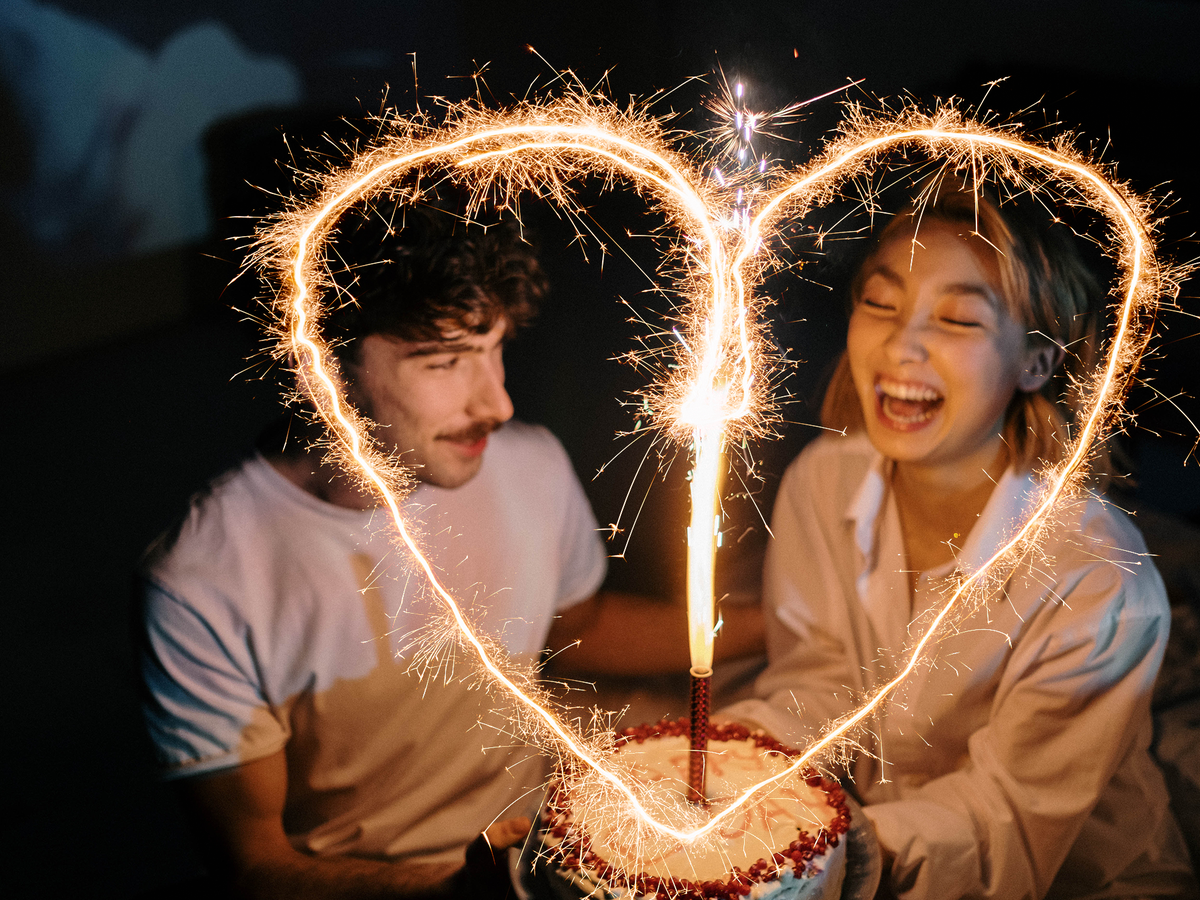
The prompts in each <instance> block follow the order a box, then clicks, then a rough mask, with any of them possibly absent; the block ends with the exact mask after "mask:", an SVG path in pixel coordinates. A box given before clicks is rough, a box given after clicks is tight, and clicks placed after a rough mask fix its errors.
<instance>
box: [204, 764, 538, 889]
mask: <svg viewBox="0 0 1200 900" xmlns="http://www.w3.org/2000/svg"><path fill="white" fill-rule="evenodd" d="M180 786H181V789H182V792H183V797H184V802H185V804H186V805H187V807H188V808H189V810H190V811H191V812H192V813H193V814H194V815H195V817H196V819H197V820H198V824H199V826H200V829H201V836H202V838H203V840H204V843H205V845H206V846H205V850H206V851H207V852H206V854H205V855H206V856H207V857H208V859H209V860H210V862H212V863H213V864H214V865H215V866H216V867H217V869H218V871H219V874H221V875H223V876H225V877H227V878H229V880H230V881H231V882H232V884H233V887H234V888H235V891H236V893H237V895H239V896H244V897H251V898H256V900H258V898H262V900H270V898H276V897H278V898H286V900H307V898H322V900H324V898H338V900H341V898H346V900H351V898H355V900H357V898H384V897H406V898H447V897H451V896H453V895H455V894H467V893H470V894H472V895H475V896H488V887H489V886H490V883H491V881H492V880H493V879H495V878H497V877H500V876H501V875H502V874H503V873H504V871H505V870H504V869H503V868H502V867H503V859H504V857H503V854H501V853H500V852H499V851H501V850H504V849H507V848H508V847H510V846H512V845H514V844H516V843H517V842H518V841H520V840H521V839H522V838H523V837H524V836H525V834H526V832H528V830H529V821H528V820H527V819H510V820H505V821H503V822H497V823H495V824H494V825H492V826H491V827H490V828H489V829H488V830H487V832H486V834H485V835H480V837H479V838H478V839H477V840H476V841H475V843H473V844H472V845H471V847H470V848H468V850H467V865H466V866H465V867H461V866H452V865H429V864H419V863H405V862H403V861H399V862H385V861H381V860H371V859H355V858H352V857H314V856H308V855H306V854H304V853H301V852H299V851H298V850H296V849H295V848H293V847H292V845H291V843H290V842H289V841H288V839H287V835H286V834H285V833H284V830H283V807H284V800H285V798H286V796H287V762H286V759H285V757H284V754H283V751H279V752H278V753H274V754H272V755H271V756H268V757H265V758H263V759H258V760H255V761H253V762H249V763H246V764H245V765H242V766H237V767H235V768H232V769H226V770H224V771H221V772H218V773H216V774H213V775H207V776H201V777H197V778H192V779H188V780H186V781H183V782H181V783H180ZM493 853H494V854H495V857H494V856H493Z"/></svg>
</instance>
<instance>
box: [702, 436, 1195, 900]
mask: <svg viewBox="0 0 1200 900" xmlns="http://www.w3.org/2000/svg"><path fill="white" fill-rule="evenodd" d="M888 483H889V479H888V477H887V464H886V463H885V461H884V460H882V459H881V458H880V457H879V454H878V453H876V452H875V450H874V449H873V448H872V447H871V445H870V443H869V441H868V440H867V439H866V437H865V436H863V435H855V436H852V437H840V436H839V437H822V438H819V439H818V440H817V441H815V442H814V443H813V444H812V445H810V446H809V448H808V449H807V450H805V452H804V453H803V454H801V456H800V458H799V459H798V460H797V461H796V462H795V463H794V464H793V465H792V466H791V467H790V468H789V469H788V472H787V474H786V475H785V476H784V479H783V482H782V484H781V485H780V490H779V495H778V498H777V500H776V505H775V511H774V515H773V519H772V532H773V535H774V538H773V540H772V542H771V544H770V545H769V546H768V550H767V560H766V564H765V569H764V599H765V601H766V604H767V615H768V624H769V627H768V631H767V634H768V647H767V649H768V656H769V659H770V663H769V665H768V668H767V670H766V671H765V672H764V673H763V675H762V676H761V677H760V679H759V682H758V685H757V688H758V693H759V694H760V696H763V697H764V698H766V700H765V701H763V700H760V701H748V702H746V703H743V704H739V705H737V706H734V707H731V708H730V709H729V710H726V711H725V713H726V714H727V715H732V716H735V717H737V718H741V719H743V720H747V721H750V722H753V723H756V724H759V725H762V726H763V727H765V728H767V729H768V730H769V731H772V732H775V733H776V734H777V735H778V736H779V737H780V738H781V739H783V740H785V741H793V742H795V743H797V744H800V745H803V744H804V743H806V739H807V737H809V736H811V735H812V733H813V731H814V729H815V728H817V727H818V726H819V725H820V724H821V723H823V722H829V721H832V720H834V719H836V718H838V717H840V716H841V715H843V714H845V713H847V712H849V711H850V709H851V704H852V703H853V698H854V697H856V696H857V697H862V696H864V695H866V694H868V693H871V692H873V691H875V690H876V689H877V688H879V687H880V686H882V685H883V684H886V683H887V681H888V680H889V679H890V678H891V677H892V676H893V675H894V674H895V673H896V672H897V671H898V669H899V664H900V660H901V658H902V654H903V651H904V650H905V649H906V648H907V647H909V646H911V644H912V642H913V640H915V639H916V638H917V637H919V635H920V633H921V631H923V629H918V627H916V626H913V625H910V623H912V622H913V621H914V620H916V619H919V618H920V617H921V616H922V615H923V614H926V615H927V614H928V612H929V611H930V610H931V609H933V608H934V607H935V606H936V605H937V604H938V602H939V600H940V599H941V597H942V595H941V593H939V592H938V591H937V589H936V581H937V579H939V578H941V577H948V576H950V575H952V573H953V570H954V569H955V568H956V567H957V568H958V569H959V570H960V571H961V572H964V573H969V572H973V571H976V570H978V569H979V568H980V566H981V565H982V564H983V563H984V562H985V561H987V560H988V559H989V558H990V557H991V555H992V554H993V553H994V552H995V551H996V550H997V549H998V548H999V547H1000V546H1001V545H1002V543H1003V540H1004V539H1005V538H1006V537H1007V536H1008V535H1009V534H1011V533H1012V530H1013V526H1014V524H1016V523H1018V522H1019V521H1020V520H1021V519H1022V518H1023V517H1024V516H1025V514H1026V513H1027V512H1028V511H1029V509H1030V507H1031V502H1032V497H1033V488H1034V482H1033V480H1032V478H1031V477H1030V476H1029V474H1028V473H1024V472H1018V471H1013V470H1010V471H1009V472H1007V473H1006V474H1005V475H1004V476H1003V477H1002V478H1001V479H1000V481H999V483H998V484H997V485H996V487H995V489H994V490H993V491H992V495H991V498H990V499H989V501H988V503H987V506H986V507H985V508H984V510H983V512H982V513H981V514H980V517H979V519H978V521H977V522H976V523H975V525H974V527H973V528H972V529H971V532H970V534H969V535H968V536H967V539H966V541H965V542H964V544H963V546H962V548H961V550H960V551H959V552H958V554H957V558H956V560H955V562H953V563H951V564H948V565H947V566H946V567H944V569H942V570H939V571H937V572H932V573H925V574H924V575H922V577H921V578H920V579H919V580H918V583H917V587H916V591H915V592H913V593H911V594H910V591H909V575H908V573H907V572H906V571H905V569H906V565H905V560H906V557H905V552H904V543H903V536H902V533H901V530H900V520H899V514H898V511H897V509H896V506H895V502H894V500H893V498H892V493H891V491H890V490H889V488H888ZM910 597H911V600H910ZM1169 622H1170V611H1169V608H1168V605H1167V599H1166V594H1165V592H1164V589H1163V586H1162V580H1161V579H1160V578H1159V576H1158V573H1157V572H1156V571H1155V569H1154V566H1153V564H1152V563H1151V561H1150V559H1149V557H1148V556H1147V554H1146V550H1145V545H1144V544H1143V542H1142V538H1141V535H1140V534H1138V532H1137V529H1135V528H1134V527H1133V526H1132V525H1131V524H1130V523H1129V521H1128V519H1126V518H1125V517H1124V516H1123V515H1121V514H1120V513H1118V512H1116V511H1114V510H1112V509H1110V508H1109V507H1107V506H1106V505H1104V504H1103V503H1102V502H1101V501H1099V500H1097V499H1095V498H1089V499H1085V500H1080V501H1078V502H1073V503H1070V504H1067V505H1066V507H1065V508H1063V509H1062V510H1061V511H1060V512H1059V514H1058V516H1057V521H1056V522H1055V524H1054V525H1053V526H1052V527H1051V528H1049V529H1047V532H1046V534H1045V535H1044V540H1043V542H1042V544H1041V548H1040V553H1038V554H1035V556H1034V557H1033V558H1032V559H1031V560H1029V563H1028V565H1027V566H1026V567H1024V568H1019V569H1018V570H1017V571H1016V572H1014V573H1013V575H1012V577H1011V578H1009V579H1008V580H1007V581H1006V582H1005V583H1004V585H1003V586H1002V588H1001V589H999V590H997V591H996V592H994V594H993V595H992V596H991V597H990V598H989V600H988V601H987V602H986V603H985V604H984V606H983V608H981V609H979V610H978V611H976V612H975V613H974V615H973V616H972V617H971V618H969V619H968V620H967V621H966V622H964V623H963V624H962V625H961V626H960V627H959V628H958V629H957V630H956V631H955V632H954V633H952V634H949V635H946V636H944V637H943V638H942V639H941V640H939V642H938V645H937V650H936V653H937V655H936V661H935V662H934V663H933V664H932V665H928V666H920V667H918V669H917V670H916V671H915V672H914V673H913V674H912V675H911V676H910V677H909V679H908V681H907V682H906V683H905V684H904V685H903V686H902V687H901V688H899V690H898V691H897V693H896V694H895V696H894V697H893V698H892V701H891V702H889V703H886V704H885V705H884V707H883V708H882V711H881V713H880V714H879V715H878V716H877V717H876V718H875V720H874V721H873V723H872V725H871V727H870V730H869V732H868V733H867V734H866V735H864V736H863V738H862V740H863V752H859V753H858V754H857V755H856V756H855V758H854V762H853V765H852V775H853V779H854V786H855V788H856V790H857V792H858V793H859V794H860V796H861V798H862V800H863V801H864V803H865V804H866V805H865V811H866V814H867V817H868V818H869V819H870V820H871V822H872V823H873V825H874V827H875V830H876V832H877V834H878V836H879V840H880V843H881V844H882V846H883V847H884V849H885V850H886V851H887V852H888V853H889V854H890V855H892V857H893V862H892V876H893V879H892V888H893V890H895V891H897V892H899V893H900V894H901V896H903V897H904V898H906V900H908V898H914V900H915V898H938V900H952V898H957V897H978V898H1026V897H1036V898H1040V897H1044V896H1047V897H1072V898H1075V897H1134V896H1142V895H1145V896H1152V895H1153V896H1160V895H1161V896H1178V895H1180V893H1181V892H1182V891H1184V890H1186V888H1187V886H1188V885H1189V881H1190V879H1189V866H1188V863H1187V860H1186V854H1185V851H1184V848H1183V845H1182V841H1181V838H1180V836H1179V833H1178V829H1177V828H1176V826H1175V823H1174V821H1173V819H1172V817H1171V814H1170V811H1169V809H1168V806H1167V803H1168V800H1167V794H1166V790H1165V787H1164V784H1163V780H1162V776H1161V774H1160V773H1159V772H1158V770H1157V768H1156V767H1155V764H1154V762H1153V760H1152V759H1151V757H1150V755H1149V753H1148V747H1149V744H1150V737H1151V721H1150V691H1151V688H1152V686H1153V684H1154V678H1155V675H1156V674H1157V672H1158V667H1159V663H1160V661H1161V659H1162V653H1163V649H1164V647H1165V644H1166V639H1167V629H1168V625H1169ZM797 711H799V716H798V715H797Z"/></svg>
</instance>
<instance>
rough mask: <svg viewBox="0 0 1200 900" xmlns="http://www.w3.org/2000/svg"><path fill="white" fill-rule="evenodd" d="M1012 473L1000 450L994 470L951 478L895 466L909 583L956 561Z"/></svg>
mask: <svg viewBox="0 0 1200 900" xmlns="http://www.w3.org/2000/svg"><path fill="white" fill-rule="evenodd" d="M1006 468H1008V450H1007V448H1006V447H1005V446H1004V445H1003V444H1001V445H1000V447H999V449H998V451H997V453H996V454H995V456H994V458H993V460H992V462H991V464H990V465H987V466H986V467H982V468H980V469H978V470H976V472H975V476H976V477H970V476H967V477H963V475H962V474H961V470H960V472H959V473H956V476H955V477H953V478H947V477H946V473H945V472H943V471H941V470H938V469H931V468H927V467H923V466H920V465H914V464H912V463H899V462H898V463H896V465H895V466H894V467H893V469H892V492H893V495H894V496H895V499H896V509H897V511H898V512H899V514H900V528H901V531H902V533H903V535H904V551H905V555H906V557H907V562H908V568H909V572H910V580H911V583H913V584H915V583H916V579H917V577H918V576H919V575H920V574H921V573H922V572H928V571H929V570H931V569H936V568H937V567H939V566H941V565H944V564H945V563H948V562H950V561H951V560H953V559H954V554H955V551H956V550H958V549H959V548H961V547H962V545H963V543H964V542H965V541H966V539H967V535H969V534H970V533H971V529H972V528H973V527H974V526H975V523H976V521H977V520H978V519H979V515H980V513H982V512H983V508H984V507H985V506H987V502H988V498H989V497H991V495H992V489H993V488H995V486H996V482H997V481H998V480H999V479H1000V476H1001V475H1002V474H1003V473H1004V470H1005V469H1006Z"/></svg>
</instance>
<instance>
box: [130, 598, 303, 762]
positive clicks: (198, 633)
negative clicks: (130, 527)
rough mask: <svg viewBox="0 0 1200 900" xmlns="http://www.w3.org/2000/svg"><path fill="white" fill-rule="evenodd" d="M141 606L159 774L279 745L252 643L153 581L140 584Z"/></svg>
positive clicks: (281, 732)
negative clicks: (141, 588) (240, 637)
mask: <svg viewBox="0 0 1200 900" xmlns="http://www.w3.org/2000/svg"><path fill="white" fill-rule="evenodd" d="M143 603H144V606H143V632H142V646H141V648H140V650H141V654H140V655H141V660H140V664H141V672H142V681H143V685H144V689H145V694H144V699H143V712H144V715H145V718H146V724H147V728H148V730H149V732H150V738H151V740H152V742H153V744H154V748H155V751H156V756H157V759H158V763H159V765H160V767H161V769H162V772H163V774H164V776H165V777H167V778H177V777H183V776H190V775H198V774H201V773H204V772H211V771H215V770H218V769H223V768H227V767H229V766H235V765H240V764H242V763H245V762H249V761H251V760H254V759H259V758H261V757H264V756H269V755H270V754H272V753H274V752H276V751H277V750H279V749H280V748H282V747H283V745H284V744H285V743H286V742H287V738H288V734H287V729H286V727H285V725H284V724H282V723H281V721H280V720H279V719H278V718H277V717H276V716H275V715H273V714H272V712H271V710H270V707H269V705H268V703H267V702H266V700H265V699H264V697H263V694H262V691H261V688H260V687H259V684H258V682H257V679H256V678H255V676H254V660H253V651H252V648H251V647H250V646H248V645H247V643H246V642H245V641H243V640H239V639H238V637H237V629H236V627H233V628H231V627H229V626H230V623H224V622H221V621H219V620H218V621H214V620H213V619H212V618H206V617H204V616H202V615H201V614H200V613H198V612H197V611H196V610H195V609H194V608H193V607H192V606H190V605H188V604H186V603H184V602H183V601H181V600H180V599H179V598H177V597H175V596H173V595H172V594H171V593H170V592H169V591H167V590H166V589H165V588H164V587H163V586H162V585H160V584H158V583H156V582H154V581H150V580H147V581H146V582H144V592H143ZM243 630H244V629H243Z"/></svg>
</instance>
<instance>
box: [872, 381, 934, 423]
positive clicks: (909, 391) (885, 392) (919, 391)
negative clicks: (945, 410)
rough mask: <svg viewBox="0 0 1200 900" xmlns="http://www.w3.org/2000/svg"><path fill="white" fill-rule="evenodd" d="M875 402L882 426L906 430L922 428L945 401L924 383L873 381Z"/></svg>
mask: <svg viewBox="0 0 1200 900" xmlns="http://www.w3.org/2000/svg"><path fill="white" fill-rule="evenodd" d="M875 399H876V400H877V402H878V403H879V411H880V413H881V414H882V418H883V419H884V421H885V423H886V424H888V425H891V426H892V427H894V428H899V429H902V430H907V429H910V428H916V427H919V426H921V425H924V424H925V423H926V422H928V421H929V420H930V419H932V418H933V417H934V416H936V415H937V413H938V410H939V409H941V408H942V404H943V403H944V402H945V400H946V398H945V397H944V396H943V395H942V394H941V393H940V392H939V391H937V390H935V389H934V388H932V387H930V386H929V385H927V384H918V383H914V382H911V381H892V380H891V379H890V378H878V379H876V381H875Z"/></svg>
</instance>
